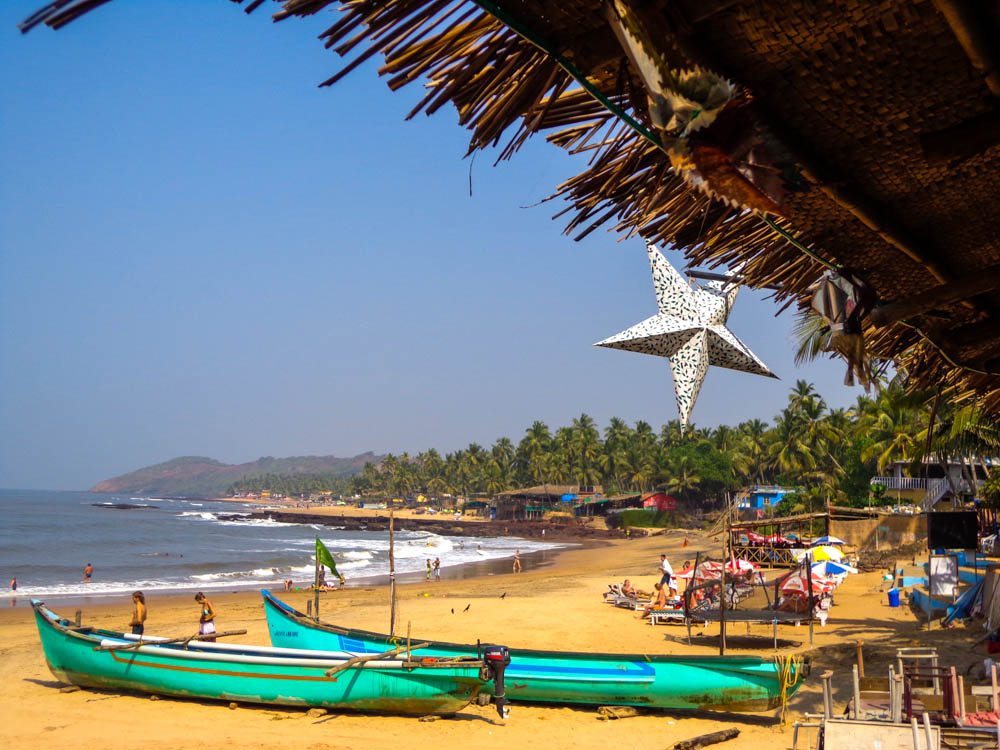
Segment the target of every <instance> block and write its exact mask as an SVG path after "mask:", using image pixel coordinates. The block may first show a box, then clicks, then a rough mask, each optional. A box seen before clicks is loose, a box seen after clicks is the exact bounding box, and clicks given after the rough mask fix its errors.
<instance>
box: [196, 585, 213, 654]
mask: <svg viewBox="0 0 1000 750" xmlns="http://www.w3.org/2000/svg"><path fill="white" fill-rule="evenodd" d="M194 600H195V601H196V602H198V604H200V605H201V615H200V617H199V618H198V635H207V636H214V635H215V608H214V607H213V606H212V602H210V601H209V600H208V597H206V596H205V595H204V594H203V593H201V592H200V591H199V592H198V593H197V594H195V595H194ZM201 640H203V641H209V642H210V643H214V642H215V638H214V637H209V638H202V639H201Z"/></svg>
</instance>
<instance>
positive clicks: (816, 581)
mask: <svg viewBox="0 0 1000 750" xmlns="http://www.w3.org/2000/svg"><path fill="white" fill-rule="evenodd" d="M809 579H810V582H811V583H812V590H813V593H814V594H825V593H827V592H828V591H833V589H835V588H836V584H835V583H834V582H833V581H828V580H826V579H825V578H821V577H819V576H818V575H815V574H811V575H810V576H809ZM781 592H782V593H783V594H787V593H801V594H807V593H808V591H807V590H806V577H805V575H804V574H803V573H801V572H799V573H796V574H794V575H791V576H788V578H786V579H785V580H784V582H783V583H782V584H781Z"/></svg>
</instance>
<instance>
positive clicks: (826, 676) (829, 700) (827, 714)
mask: <svg viewBox="0 0 1000 750" xmlns="http://www.w3.org/2000/svg"><path fill="white" fill-rule="evenodd" d="M831 677H833V671H832V670H829V669H828V670H826V671H825V672H824V673H823V674H821V675H820V679H821V680H823V718H824V719H832V718H833V689H832V687H831V686H830V678H831ZM855 711H857V707H855ZM855 718H857V714H855Z"/></svg>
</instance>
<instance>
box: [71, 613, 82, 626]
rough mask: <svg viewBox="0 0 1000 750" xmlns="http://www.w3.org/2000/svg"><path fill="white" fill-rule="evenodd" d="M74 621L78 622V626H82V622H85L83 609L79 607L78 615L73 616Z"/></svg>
mask: <svg viewBox="0 0 1000 750" xmlns="http://www.w3.org/2000/svg"><path fill="white" fill-rule="evenodd" d="M73 621H74V622H75V623H76V626H77V627H80V623H81V622H83V610H82V609H78V610H77V611H76V616H75V617H74V618H73Z"/></svg>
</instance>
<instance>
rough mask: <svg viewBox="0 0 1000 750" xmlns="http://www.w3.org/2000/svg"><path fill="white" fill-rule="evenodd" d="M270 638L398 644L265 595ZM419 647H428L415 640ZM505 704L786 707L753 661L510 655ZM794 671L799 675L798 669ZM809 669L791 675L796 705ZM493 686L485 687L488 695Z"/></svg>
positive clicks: (443, 651)
mask: <svg viewBox="0 0 1000 750" xmlns="http://www.w3.org/2000/svg"><path fill="white" fill-rule="evenodd" d="M262 593H263V597H264V609H265V613H266V616H267V625H268V631H269V632H270V635H271V642H272V644H273V645H275V646H286V647H292V646H293V644H294V647H295V648H303V649H320V650H326V651H336V650H343V651H350V652H357V653H379V652H382V651H385V650H386V649H389V648H392V647H393V645H395V644H396V643H398V639H391V638H390V637H389V636H387V635H384V634H380V633H372V632H369V631H364V630H356V629H351V628H343V627H339V626H336V625H331V624H328V623H323V622H316V621H315V620H312V619H311V618H308V617H306V616H305V615H303V614H302V613H301V612H298V611H296V610H295V609H293V608H292V607H290V606H288V605H287V604H285V603H284V602H282V601H280V600H279V599H277V598H275V597H274V596H273V595H271V594H270V593H269V592H267V591H264V592H262ZM413 642H414V643H416V642H421V643H423V642H428V639H424V638H414V639H413ZM420 654H421V655H427V656H437V657H457V656H474V655H475V654H476V647H475V646H470V645H462V644H453V643H443V642H433V641H432V642H431V645H430V646H429V647H428V648H426V649H421V651H420ZM510 654H511V663H510V665H509V666H508V667H507V672H506V697H507V699H508V700H510V701H523V702H537V703H561V704H570V703H575V704H586V705H602V706H604V705H617V706H646V707H650V708H670V709H710V710H717V711H767V710H770V709H774V708H778V707H780V705H781V702H782V700H783V696H782V680H781V666H780V665H779V664H778V663H777V661H776V660H772V659H762V658H760V657H754V656H734V657H730V656H725V657H720V656H647V655H642V654H595V653H579V652H569V651H535V650H527V649H516V648H512V649H511V650H510ZM793 669H794V668H793ZM804 672H805V670H802V669H801V668H800V669H799V670H798V672H797V673H796V672H794V671H793V672H792V674H791V675H789V677H790V678H791V679H790V680H789V684H788V685H786V689H785V691H784V699H786V700H787V698H790V697H791V695H792V694H793V693H794V692H795V690H796V689H797V688H798V686H799V684H800V683H801V679H802V678H803V677H804V676H805V675H804ZM490 689H491V686H487V687H486V688H484V690H485V691H488V690H490Z"/></svg>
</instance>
